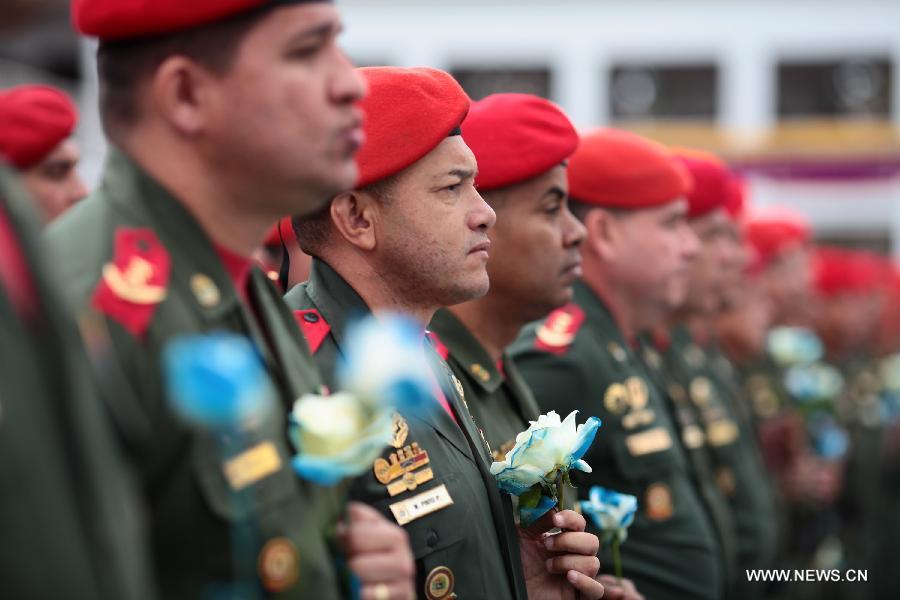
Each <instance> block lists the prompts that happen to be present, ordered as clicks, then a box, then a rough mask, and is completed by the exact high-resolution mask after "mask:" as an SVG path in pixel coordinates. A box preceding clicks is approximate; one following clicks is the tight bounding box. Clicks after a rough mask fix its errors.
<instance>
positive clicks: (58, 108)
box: [0, 85, 87, 224]
mask: <svg viewBox="0 0 900 600" xmlns="http://www.w3.org/2000/svg"><path fill="white" fill-rule="evenodd" d="M77 120H78V113H77V111H76V109H75V105H74V104H72V101H71V100H69V98H68V97H67V96H66V95H65V94H63V93H62V92H60V91H59V90H56V89H54V88H51V87H48V86H43V85H23V86H19V87H16V88H13V89H11V90H7V91H5V92H0V155H5V156H6V159H7V160H8V161H9V163H10V164H11V165H13V166H15V168H16V169H18V171H19V176H20V178H21V182H22V185H23V186H24V187H25V190H26V192H28V194H29V197H30V198H32V199H33V200H34V203H35V204H36V206H37V209H38V214H39V215H40V217H41V219H42V220H43V221H44V223H45V224H46V223H49V222H51V221H52V220H54V219H55V218H56V217H58V216H59V215H61V214H62V213H63V212H65V211H66V210H68V208H69V207H70V206H72V205H73V204H75V203H76V202H78V201H79V200H81V199H82V198H84V197H85V196H86V195H87V187H86V186H85V184H84V182H83V181H82V180H81V177H79V176H78V173H77V171H76V167H77V166H78V161H79V160H80V158H81V151H80V149H79V148H78V144H76V143H75V141H74V140H73V139H72V138H71V137H70V136H71V135H72V132H73V131H74V130H75V124H76V122H77Z"/></svg>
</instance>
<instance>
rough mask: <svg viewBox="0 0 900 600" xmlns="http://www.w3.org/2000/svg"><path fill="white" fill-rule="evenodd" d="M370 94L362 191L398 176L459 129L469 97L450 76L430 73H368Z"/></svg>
mask: <svg viewBox="0 0 900 600" xmlns="http://www.w3.org/2000/svg"><path fill="white" fill-rule="evenodd" d="M359 72H360V73H361V74H362V76H363V77H364V78H365V80H366V83H368V88H369V92H368V94H367V95H366V97H365V98H363V100H362V102H361V103H360V106H361V107H362V109H363V111H364V112H365V115H366V116H365V122H364V124H363V129H364V130H365V133H366V141H365V143H363V146H362V148H361V149H360V151H359V153H358V154H357V155H356V162H357V164H358V165H359V179H358V180H357V182H356V187H357V188H364V187H366V186H367V185H369V184H372V183H375V182H376V181H381V180H382V179H384V178H385V177H389V176H391V175H394V174H395V173H399V172H400V171H402V170H403V169H405V168H406V167H408V166H410V165H411V164H413V163H414V162H416V161H417V160H419V159H420V158H422V157H423V156H425V155H426V154H428V153H429V152H431V151H432V150H434V148H435V146H437V145H438V144H440V143H441V141H442V140H443V139H444V138H446V137H447V136H448V135H450V133H452V132H453V131H454V130H455V129H457V128H459V126H460V124H461V123H462V121H463V119H464V118H465V117H466V113H467V112H468V111H469V97H468V96H467V95H466V93H465V92H464V91H463V89H462V88H461V87H460V85H459V84H458V83H457V82H456V80H455V79H453V77H451V76H450V75H449V74H448V73H445V72H443V71H439V70H437V69H429V68H427V67H419V68H412V69H410V68H401V67H363V68H361V69H359Z"/></svg>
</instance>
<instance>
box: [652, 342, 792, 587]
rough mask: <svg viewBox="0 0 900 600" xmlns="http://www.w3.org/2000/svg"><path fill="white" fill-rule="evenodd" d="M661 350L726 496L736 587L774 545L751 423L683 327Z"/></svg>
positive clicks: (705, 351) (715, 361)
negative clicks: (734, 548)
mask: <svg viewBox="0 0 900 600" xmlns="http://www.w3.org/2000/svg"><path fill="white" fill-rule="evenodd" d="M671 342H672V343H671V346H670V347H669V349H668V351H667V352H666V353H665V359H666V364H667V365H668V372H669V373H670V374H671V378H672V382H673V385H674V386H676V387H677V388H678V389H679V391H680V392H681V393H683V394H684V395H685V396H686V397H687V400H688V401H689V402H690V403H691V404H692V405H693V406H694V407H695V408H696V410H697V412H698V414H699V417H700V420H701V422H702V423H703V428H704V433H705V435H706V441H707V447H708V448H709V450H710V452H711V456H712V459H713V466H714V469H715V481H716V484H717V485H718V486H719V489H720V490H721V492H722V494H724V496H725V497H726V498H727V499H728V502H729V505H730V507H731V509H732V513H733V515H734V524H735V526H736V542H737V561H738V571H737V572H738V574H739V576H738V578H737V583H738V584H739V588H741V589H742V588H743V587H746V586H744V585H743V583H744V581H745V579H746V578H745V577H744V576H743V573H744V570H745V569H760V568H765V567H767V566H769V565H770V564H771V562H772V561H773V560H774V555H775V551H776V549H777V545H778V541H777V530H776V524H777V518H776V510H775V499H774V496H773V493H772V488H771V485H770V482H769V479H768V475H767V474H766V471H765V468H764V466H763V462H762V458H761V455H760V453H759V448H758V446H757V443H756V439H755V435H754V433H753V431H752V426H751V425H750V423H749V422H748V421H746V420H745V418H744V417H743V415H742V413H741V412H740V409H739V406H740V405H739V402H740V401H739V400H738V399H737V398H736V386H735V385H734V384H733V383H732V380H731V377H730V376H729V374H728V373H729V369H728V368H727V367H728V365H727V364H723V363H722V362H721V361H722V360H725V359H724V357H722V356H721V355H717V354H716V353H714V352H712V350H711V347H710V348H707V347H704V346H701V345H700V344H699V343H697V342H696V341H694V340H693V338H692V337H691V334H690V332H689V331H688V330H687V328H685V327H676V328H674V329H673V330H672V332H671Z"/></svg>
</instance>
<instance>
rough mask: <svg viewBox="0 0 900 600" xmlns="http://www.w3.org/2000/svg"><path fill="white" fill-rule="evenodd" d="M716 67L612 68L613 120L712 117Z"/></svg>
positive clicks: (715, 96) (650, 66) (716, 102)
mask: <svg viewBox="0 0 900 600" xmlns="http://www.w3.org/2000/svg"><path fill="white" fill-rule="evenodd" d="M718 79H719V73H718V68H717V67H716V66H715V65H713V64H711V63H710V64H693V65H664V66H663V65H652V64H630V65H620V66H616V67H614V68H613V69H612V73H611V77H610V85H609V106H610V110H611V112H612V117H613V119H616V120H648V119H657V118H658V119H703V120H707V119H709V120H711V119H715V117H716V114H717V111H718V85H719V81H718Z"/></svg>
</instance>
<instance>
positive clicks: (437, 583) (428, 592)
mask: <svg viewBox="0 0 900 600" xmlns="http://www.w3.org/2000/svg"><path fill="white" fill-rule="evenodd" d="M454 585H455V584H454V580H453V571H451V570H450V569H449V568H448V567H435V568H433V569H432V570H431V572H429V573H428V576H427V577H426V578H425V597H426V598H428V600H450V599H452V598H456V594H454V593H453V587H454Z"/></svg>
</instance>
